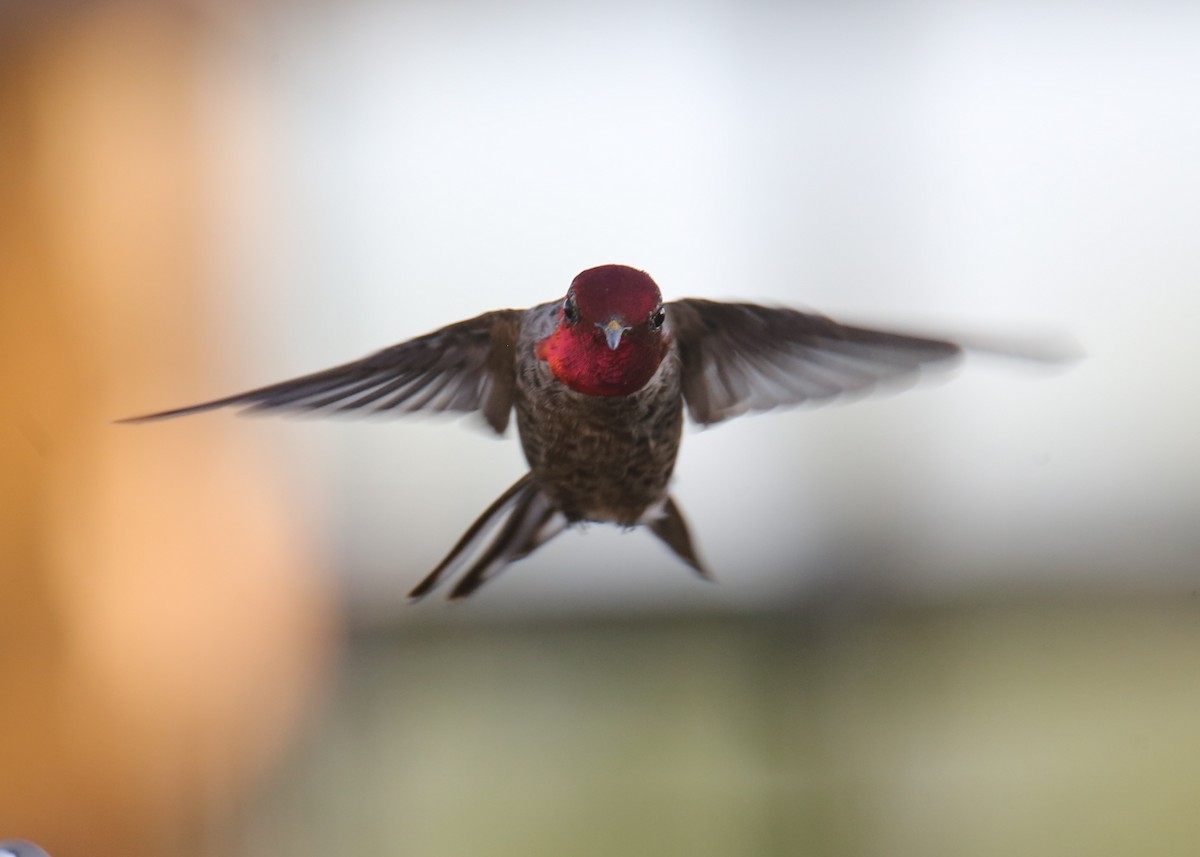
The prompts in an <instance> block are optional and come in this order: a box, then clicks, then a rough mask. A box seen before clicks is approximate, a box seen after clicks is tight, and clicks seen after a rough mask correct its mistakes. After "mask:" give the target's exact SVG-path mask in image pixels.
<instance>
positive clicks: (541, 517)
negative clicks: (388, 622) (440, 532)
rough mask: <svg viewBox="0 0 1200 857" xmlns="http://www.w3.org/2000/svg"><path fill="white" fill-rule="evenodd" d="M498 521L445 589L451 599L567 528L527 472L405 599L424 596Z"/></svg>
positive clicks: (558, 513) (465, 595)
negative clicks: (483, 545) (462, 571)
mask: <svg viewBox="0 0 1200 857" xmlns="http://www.w3.org/2000/svg"><path fill="white" fill-rule="evenodd" d="M502 520H503V522H504V523H503V526H502V527H501V528H500V531H499V532H498V533H497V534H496V536H495V538H493V539H492V541H491V542H490V543H489V544H488V546H487V547H486V548H485V549H484V550H483V551H482V553H480V554H479V555H478V557H476V559H475V561H474V563H472V565H471V567H470V568H469V569H468V570H467V572H466V574H464V575H463V577H462V579H461V580H459V582H458V583H457V584H456V585H455V587H454V588H453V589H452V590H451V591H450V596H449V597H450V599H451V600H456V599H459V598H466V597H467V596H468V595H470V594H471V593H472V592H474V591H475V590H476V589H478V588H479V587H480V586H482V585H483V584H484V583H486V582H487V581H488V580H490V579H491V578H492V577H494V576H495V575H496V574H497V573H499V572H500V570H501V569H503V568H504V567H505V566H506V565H508V564H509V563H510V562H515V561H516V560H518V559H521V558H523V557H526V556H529V554H531V553H533V551H535V550H536V549H537V548H538V547H540V546H541V545H543V544H545V543H546V542H547V541H549V540H550V539H552V538H553V537H554V536H556V535H558V534H559V533H560V532H562V531H563V529H564V528H565V527H566V526H567V519H566V516H565V515H563V514H562V512H560V511H559V510H558V507H557V506H555V505H554V502H553V501H552V500H551V499H550V498H549V497H547V496H546V495H545V494H544V493H542V491H541V489H540V488H538V486H537V485H536V484H535V483H534V481H533V474H532V473H526V474H525V475H524V476H522V477H521V478H520V479H518V480H517V481H516V482H515V483H513V485H512V486H511V487H510V488H509V489H508V490H507V491H505V492H504V493H503V494H501V495H500V496H499V497H497V498H496V500H495V502H493V503H492V505H490V506H488V507H487V508H486V509H485V510H484V511H483V514H482V515H480V516H479V517H478V518H476V519H475V522H474V523H473V524H471V526H470V527H468V528H467V531H466V532H465V533H463V534H462V537H461V538H459V540H458V541H457V542H456V543H455V545H454V547H452V548H451V549H450V552H449V553H448V554H446V557H445V559H443V560H442V561H441V562H440V563H438V565H437V568H435V569H434V570H433V571H431V572H429V574H428V575H426V576H425V579H424V580H422V581H421V582H420V583H419V584H417V586H416V587H415V588H414V589H413V590H412V592H410V593H408V597H409V598H411V599H413V600H417V599H419V598H423V597H424V596H426V595H428V594H429V592H431V591H432V590H433V589H434V587H436V586H437V585H438V583H439V582H440V581H441V580H442V578H444V577H446V576H447V575H450V574H453V573H454V572H455V571H457V570H458V569H459V568H460V567H461V566H462V565H463V564H464V563H465V562H466V561H467V559H468V558H469V557H470V556H471V555H472V554H473V553H475V551H476V549H477V548H478V546H479V543H480V542H481V541H482V540H483V538H484V536H486V535H487V534H488V532H490V531H491V530H492V529H493V528H494V527H495V526H496V525H498V524H499V523H500V522H501V521H502Z"/></svg>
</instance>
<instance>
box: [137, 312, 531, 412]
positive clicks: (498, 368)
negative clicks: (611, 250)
mask: <svg viewBox="0 0 1200 857" xmlns="http://www.w3.org/2000/svg"><path fill="white" fill-rule="evenodd" d="M521 315H522V313H521V312H520V311H519V310H499V311H497V312H489V313H484V314H483V315H480V316H476V317H475V318H472V319H468V320H467V321H460V322H458V323H457V324H452V325H449V326H448V327H443V328H442V329H441V330H435V331H434V332H432V333H428V334H426V335H424V336H419V337H417V338H416V339H410V340H409V341H408V342H402V343H400V344H399V345H393V346H392V347H391V348H385V349H384V350H382V351H377V352H376V353H374V354H372V355H370V356H368V357H364V358H363V359H361V360H356V361H354V362H352V363H345V364H343V365H341V366H335V367H333V368H332V369H325V370H324V371H321V372H314V373H312V374H311V375H303V376H301V377H299V378H293V379H291V380H289V381H282V382H280V383H278V384H269V385H267V386H265V387H259V388H257V389H254V390H249V391H247V392H245V393H238V394H236V395H233V396H226V397H224V398H220V399H214V400H212V401H210V402H202V403H201V404H198V405H189V406H187V407H183V408H175V409H173V410H169V411H161V412H159V413H153V414H147V415H145V416H141V417H133V418H131V419H128V420H122V422H144V421H147V420H158V419H166V418H168V417H181V416H184V415H186V414H195V413H200V412H202V411H209V410H214V409H216V408H225V407H232V408H243V409H246V410H252V411H263V410H292V411H315V410H322V409H326V408H336V410H337V411H339V412H341V411H360V412H365V413H366V412H380V411H397V412H403V413H408V412H412V411H418V410H425V411H455V412H470V411H482V413H483V416H484V417H485V419H486V420H487V422H488V424H489V425H491V427H492V428H493V429H495V431H496V432H497V433H502V432H503V431H504V429H505V428H506V427H507V425H508V420H509V415H510V412H511V411H512V403H513V402H512V397H513V384H514V378H515V368H514V355H515V346H516V342H517V333H518V330H519V328H520V323H521Z"/></svg>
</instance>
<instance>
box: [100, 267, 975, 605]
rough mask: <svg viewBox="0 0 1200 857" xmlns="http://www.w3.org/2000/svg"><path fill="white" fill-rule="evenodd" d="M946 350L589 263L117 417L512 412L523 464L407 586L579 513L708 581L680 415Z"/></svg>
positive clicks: (502, 416)
mask: <svg viewBox="0 0 1200 857" xmlns="http://www.w3.org/2000/svg"><path fill="white" fill-rule="evenodd" d="M962 350H963V349H962V346H960V345H959V344H956V343H954V342H950V341H944V340H940V339H928V338H923V337H919V336H910V335H907V334H903V333H893V332H888V331H882V330H872V329H868V328H863V327H854V326H851V325H846V324H841V323H838V322H836V321H834V320H832V319H830V318H828V317H826V316H823V315H818V314H815V313H809V312H802V311H799V310H795V309H788V308H776V307H765V306H760V305H757V304H752V303H727V302H718V301H711V300H703V299H698V298H685V299H681V300H675V301H669V302H664V301H663V299H662V294H661V293H660V291H659V288H658V285H657V284H656V283H655V282H654V280H653V279H652V278H651V277H650V275H649V274H647V273H645V272H644V271H641V270H638V269H636V268H632V267H628V266H626V265H602V266H600V267H596V268H589V269H588V270H586V271H583V272H582V273H580V274H579V275H578V276H576V277H575V279H574V280H573V281H572V282H571V285H570V288H568V289H567V293H566V295H565V297H563V298H561V299H559V300H554V301H551V302H549V303H544V304H539V305H538V306H535V307H532V308H530V309H523V310H521V309H502V310H496V311H493V312H486V313H484V314H482V315H478V316H476V317H475V318H471V319H467V320H466V321H460V322H456V323H454V324H451V325H448V326H446V327H443V328H441V329H440V330H435V331H433V332H432V333H427V334H425V335H424V336H418V337H417V338H415V339H410V340H408V341H406V342H402V343H400V344H399V345H393V346H391V347H390V348H385V349H383V350H382V351H378V352H376V353H374V354H371V355H369V356H367V357H365V358H363V359H361V360H356V361H354V362H351V363H345V364H343V365H341V366H335V367H334V368H332V369H326V370H324V371H321V372H315V373H313V374H310V375H303V376H301V377H298V378H294V379H292V380H289V381H283V382H280V383H277V384H270V385H268V386H265V387H259V388H257V389H254V390H250V391H248V392H244V393H238V394H236V395H233V396H226V397H224V398H220V399H214V400H212V401H208V402H203V403H201V404H198V405H189V406H187V407H182V408H175V409H173V410H167V411H161V412H158V413H152V414H147V415H145V416H140V417H133V418H130V419H127V420H122V422H146V421H150V420H158V419H166V418H168V417H179V416H184V415H186V414H195V413H199V412H201V411H208V410H213V409H216V408H225V407H232V408H241V409H243V410H248V411H324V412H331V413H337V412H346V411H359V412H367V411H387V412H391V413H408V412H413V411H427V412H438V411H441V412H460V413H476V414H479V415H481V416H482V418H483V420H484V421H485V422H486V423H487V425H488V426H490V427H491V429H492V430H493V431H495V432H496V433H497V434H503V433H504V432H505V430H506V429H507V427H508V424H509V420H510V417H511V415H512V414H513V413H515V414H516V419H517V434H518V436H519V438H520V442H521V447H522V450H523V451H524V454H525V459H526V461H527V462H528V463H529V472H527V473H526V474H525V475H524V476H522V477H521V478H520V479H518V480H517V481H516V482H514V483H513V484H512V485H511V486H510V487H509V488H508V490H506V491H505V492H504V493H503V494H501V495H500V496H499V497H498V498H496V500H495V501H494V502H493V503H492V504H491V505H490V506H488V507H487V509H485V510H484V511H483V513H482V514H481V515H480V516H479V517H478V518H477V519H476V520H475V522H474V523H473V524H471V526H470V527H468V528H467V530H466V532H465V533H463V535H462V537H461V538H460V539H459V540H458V541H457V542H456V543H455V545H454V546H453V547H452V548H451V549H450V552H449V553H448V554H446V557H445V558H444V559H443V560H442V561H441V562H440V563H438V565H437V566H436V567H435V568H434V569H433V570H432V571H430V572H429V573H428V574H427V575H426V577H425V578H424V579H423V580H422V581H421V582H420V583H418V584H417V586H416V587H415V588H413V590H412V591H411V592H410V593H409V597H410V598H412V599H414V600H415V599H419V598H422V597H423V596H425V595H427V594H428V593H429V592H431V591H432V590H433V589H434V588H435V587H436V586H437V585H438V584H439V583H440V582H442V581H443V580H445V579H447V578H449V577H453V576H454V575H455V574H456V573H458V572H460V571H462V572H463V573H462V574H461V576H460V577H459V578H458V580H457V581H456V583H455V585H454V586H453V587H452V588H451V589H450V592H449V598H450V599H459V598H464V597H466V596H468V595H470V594H471V593H473V592H474V591H475V590H476V589H478V588H479V587H480V586H481V585H482V584H484V583H486V582H487V581H488V580H490V579H491V578H493V577H495V576H496V574H497V573H499V572H500V571H501V570H502V569H504V567H505V566H507V565H508V564H509V563H512V562H514V561H516V560H519V559H522V558H524V557H526V556H528V555H529V554H531V553H533V551H535V550H537V548H539V547H540V546H541V545H543V544H545V543H546V542H547V541H549V540H550V539H552V538H553V537H554V536H556V535H558V534H559V533H560V532H562V531H563V530H564V529H566V528H567V527H570V526H572V525H574V524H578V523H582V522H587V521H592V522H598V523H608V524H615V525H617V526H620V527H624V528H627V529H631V528H635V527H646V528H647V529H649V530H650V532H651V533H653V534H654V535H655V536H657V537H658V538H659V539H660V540H661V541H662V542H663V543H664V544H665V545H666V546H667V547H668V548H670V549H671V551H672V552H674V554H675V555H676V556H677V557H678V558H679V559H680V560H682V561H683V562H684V563H686V564H687V565H688V566H690V567H691V568H692V569H693V570H694V571H695V572H696V573H697V574H699V575H700V576H701V577H704V578H708V579H711V577H712V575H711V574H710V572H709V570H708V568H707V566H706V565H705V564H704V563H703V562H702V561H701V559H700V557H699V554H698V553H697V551H696V547H695V545H694V543H693V541H692V537H691V533H690V532H689V530H688V525H687V522H686V520H685V519H684V516H683V514H682V512H681V511H680V509H679V505H678V504H677V503H676V502H675V499H674V498H673V497H672V496H671V493H670V490H669V489H670V483H671V474H672V471H673V470H674V468H675V461H676V458H677V457H678V454H679V445H680V438H681V435H682V430H683V423H684V413H685V411H686V414H687V417H688V418H690V419H691V420H692V421H693V422H695V423H698V424H700V425H703V426H708V425H712V424H714V423H719V422H722V421H724V420H728V419H730V418H732V417H736V416H739V415H741V414H745V413H749V412H755V411H767V410H770V409H772V408H777V407H783V406H788V405H798V404H800V403H803V402H810V403H814V402H824V401H829V400H832V399H835V398H837V397H839V396H842V395H844V394H847V393H851V392H863V391H866V390H869V389H870V388H872V387H873V386H875V385H877V384H879V383H880V382H882V381H885V380H888V379H892V378H897V377H901V376H905V375H913V374H916V373H918V372H919V371H920V370H921V368H922V367H925V366H927V365H932V364H937V363H949V362H950V361H953V360H955V359H956V358H958V357H959V356H960V355H961V353H962ZM489 535H492V538H491V540H490V541H488V542H487V544H486V545H484V542H485V540H487V537H488V536H489ZM464 568H465V571H464Z"/></svg>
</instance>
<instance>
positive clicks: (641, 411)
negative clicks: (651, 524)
mask: <svg viewBox="0 0 1200 857" xmlns="http://www.w3.org/2000/svg"><path fill="white" fill-rule="evenodd" d="M522 399H523V397H520V396H518V402H517V427H518V430H519V431H520V434H521V445H522V447H523V449H524V451H525V457H526V459H527V460H528V462H529V466H530V469H531V470H532V471H533V475H534V478H535V479H536V480H537V482H538V484H539V485H540V487H541V488H542V490H543V491H544V492H545V493H546V494H547V495H549V496H550V497H551V498H552V499H553V500H554V502H555V503H556V504H557V506H558V507H559V508H560V509H561V510H562V512H563V514H565V515H566V517H567V519H568V520H570V521H581V520H587V521H599V522H605V523H614V524H619V525H621V526H634V525H636V524H638V523H639V522H641V521H642V520H643V518H644V517H645V515H646V513H647V511H648V510H651V511H652V510H653V509H656V508H659V507H660V506H661V505H662V503H663V502H664V501H665V499H666V496H667V486H668V484H669V483H670V481H671V473H672V471H673V470H674V468H675V458H676V456H677V455H678V453H679V438H680V432H681V429H682V425H683V410H682V406H681V403H680V402H679V401H678V400H677V399H676V400H675V401H674V402H672V401H670V400H663V401H658V400H656V399H654V398H652V397H639V395H637V394H635V395H634V396H623V397H613V398H598V397H590V396H583V395H581V394H577V393H574V392H573V391H555V393H554V394H552V395H550V396H548V397H543V401H540V402H539V404H538V407H536V408H533V407H531V406H530V405H531V403H530V402H524V404H523V403H522Z"/></svg>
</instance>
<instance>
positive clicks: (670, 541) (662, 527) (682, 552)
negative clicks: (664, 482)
mask: <svg viewBox="0 0 1200 857" xmlns="http://www.w3.org/2000/svg"><path fill="white" fill-rule="evenodd" d="M646 526H648V527H649V528H650V532H652V533H654V535H656V536H658V537H659V538H660V539H662V541H663V542H664V543H665V544H666V546H667V547H669V548H670V549H671V550H673V551H674V552H675V555H676V556H677V557H679V558H680V559H681V560H683V561H684V562H686V563H687V564H688V565H690V566H691V567H692V568H693V569H695V570H696V573H697V574H699V575H700V576H701V577H703V578H704V579H705V580H712V579H713V576H712V573H711V572H710V571H709V570H708V568H706V567H705V565H704V563H703V562H701V561H700V557H699V556H698V555H697V554H696V548H695V547H694V546H693V545H692V535H691V533H690V532H688V526H687V521H685V520H684V519H683V513H682V512H680V511H679V507H678V506H676V505H675V498H673V497H668V498H667V502H666V503H665V504H663V507H662V514H661V515H660V516H659V517H657V518H654V519H653V520H651V521H649V522H648V523H647V524H646Z"/></svg>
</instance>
